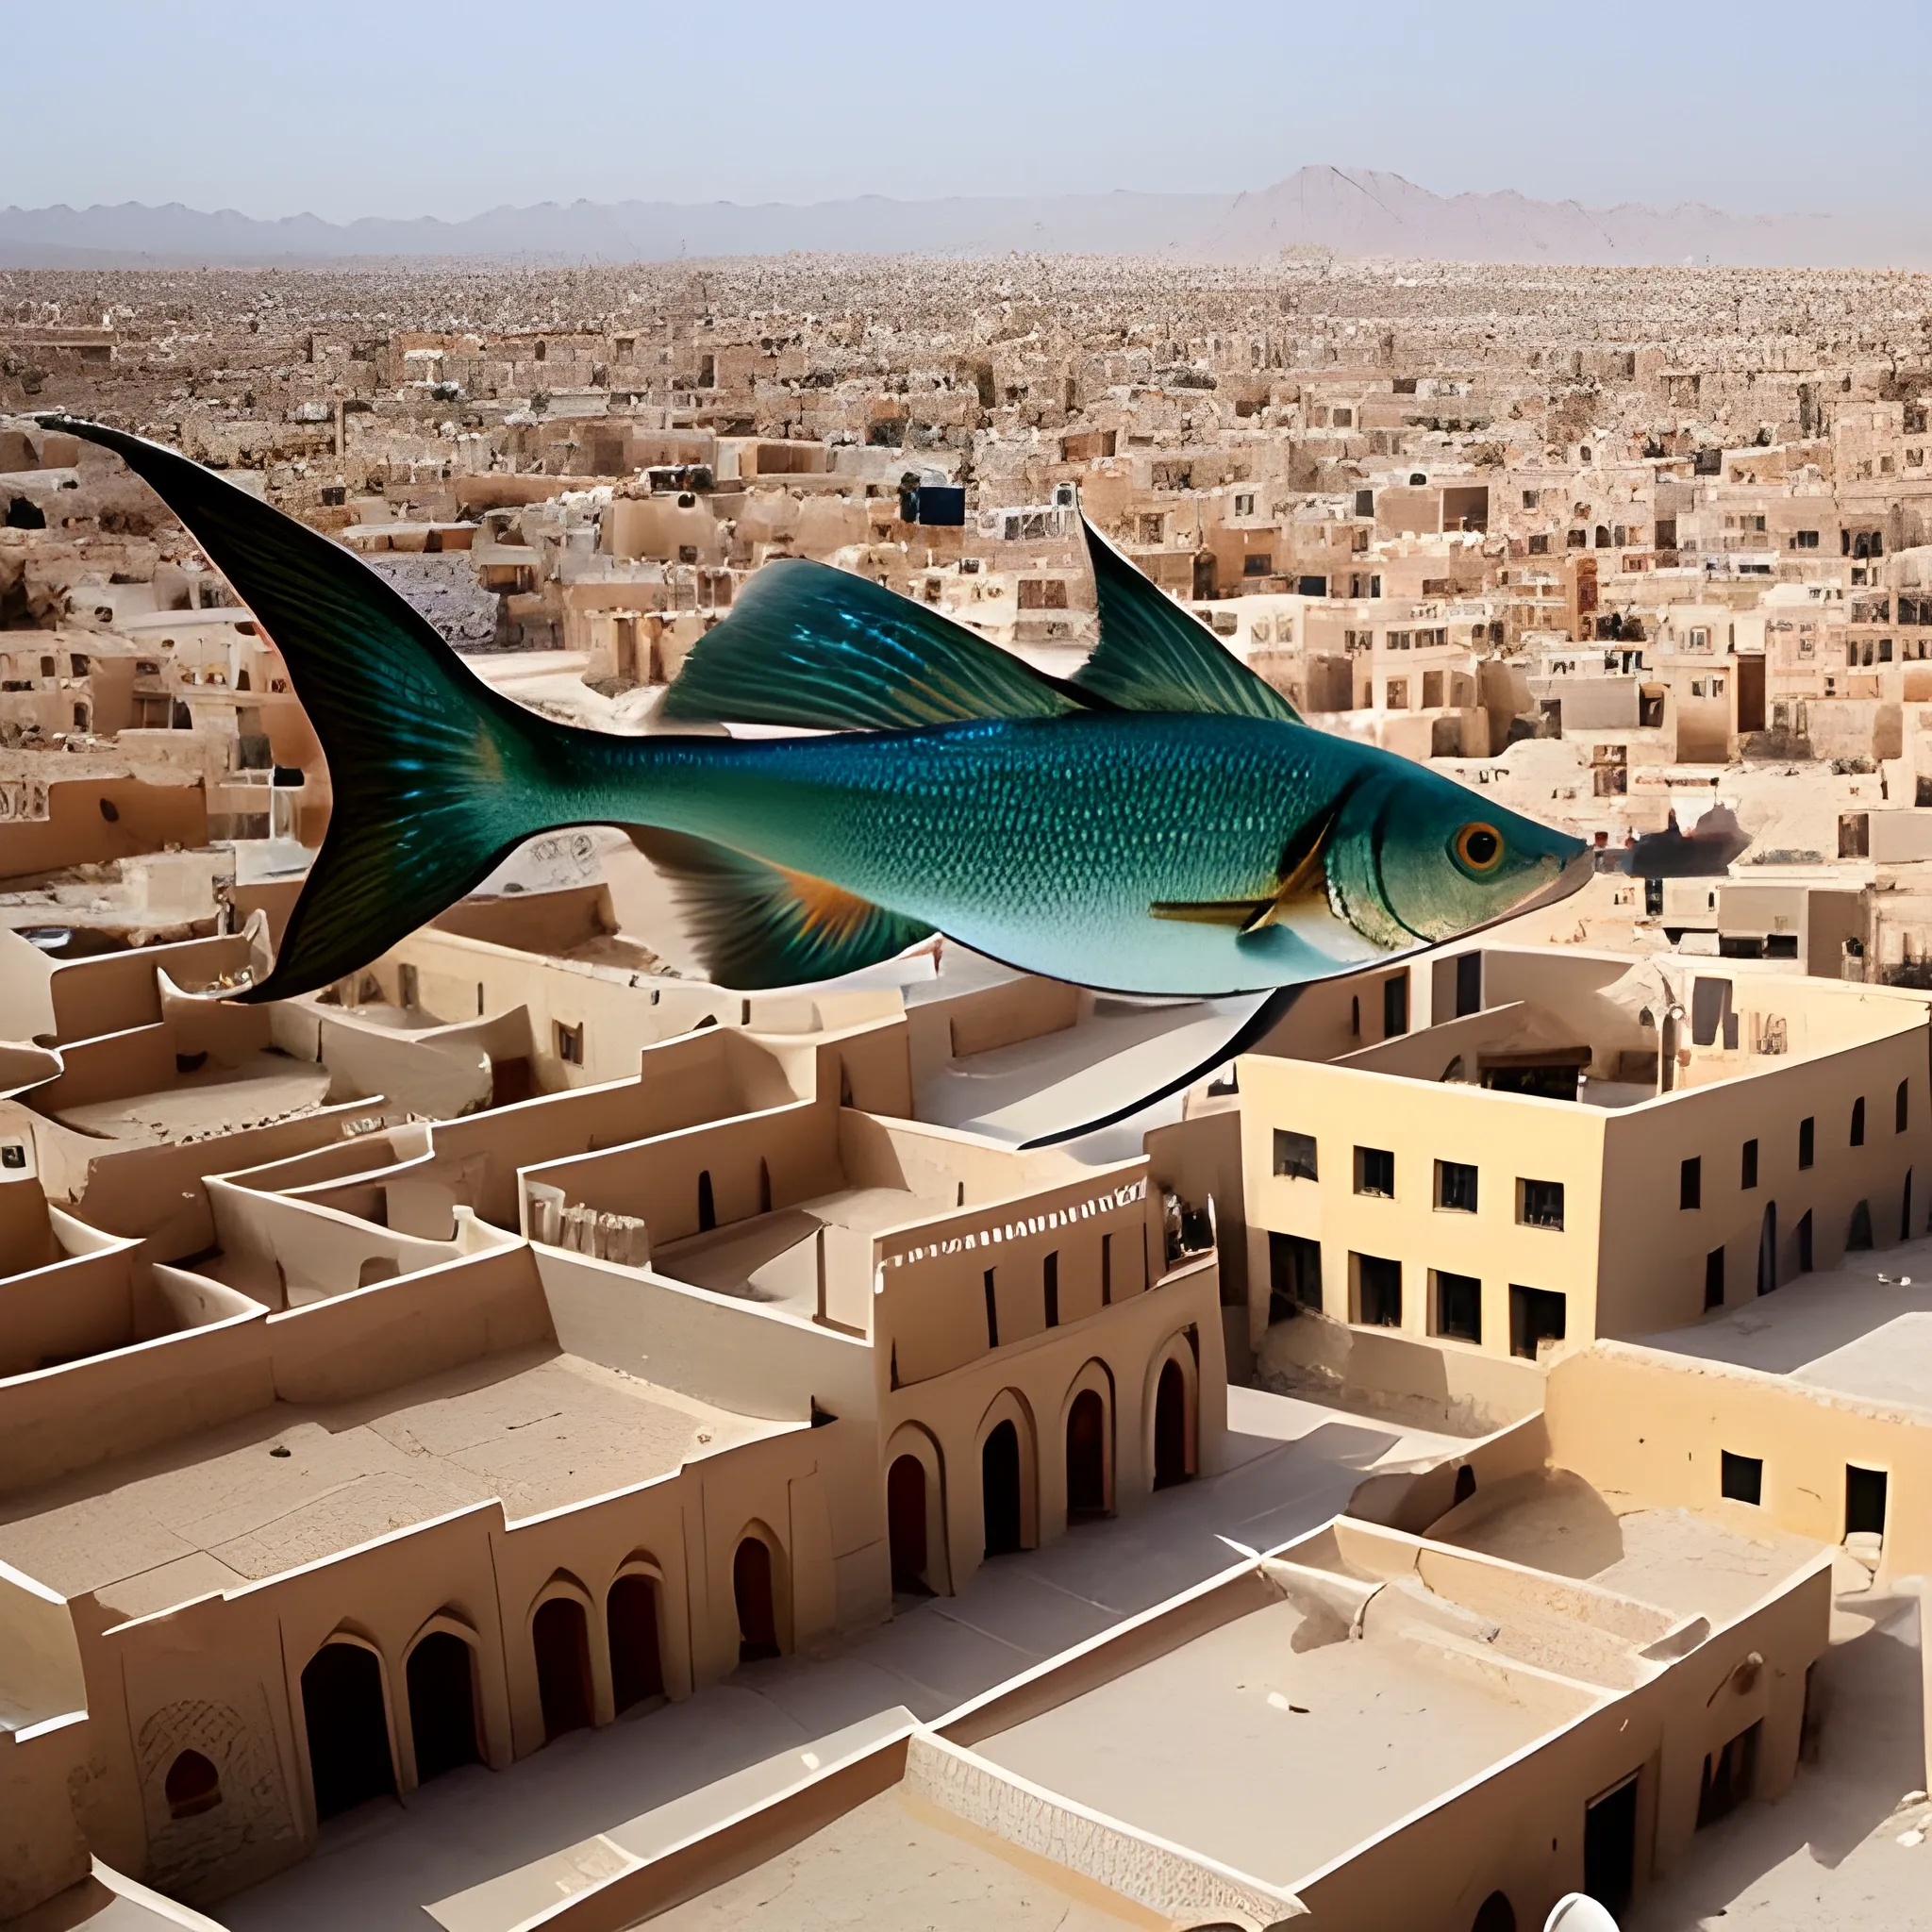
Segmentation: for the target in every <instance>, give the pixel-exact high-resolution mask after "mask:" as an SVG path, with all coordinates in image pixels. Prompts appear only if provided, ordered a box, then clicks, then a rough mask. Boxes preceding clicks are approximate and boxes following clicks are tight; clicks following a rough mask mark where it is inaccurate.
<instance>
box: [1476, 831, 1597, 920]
mask: <svg viewBox="0 0 1932 1932" xmlns="http://www.w3.org/2000/svg"><path fill="white" fill-rule="evenodd" d="M1595 876H1596V854H1595V853H1594V852H1593V851H1592V850H1591V847H1589V846H1588V845H1584V846H1581V847H1579V848H1578V850H1577V852H1576V855H1575V856H1574V858H1572V859H1571V860H1570V861H1569V862H1568V863H1567V864H1566V865H1565V866H1564V867H1563V869H1562V870H1561V871H1560V872H1559V873H1557V875H1556V877H1555V878H1553V879H1552V880H1551V881H1550V882H1549V884H1548V885H1546V886H1540V887H1539V888H1538V889H1537V890H1536V891H1534V892H1532V893H1531V894H1530V895H1529V897H1528V898H1526V899H1524V900H1523V901H1522V902H1521V903H1519V904H1518V905H1515V906H1512V907H1511V908H1509V910H1508V911H1507V912H1506V913H1504V914H1503V918H1505V919H1521V918H1522V917H1523V915H1524V913H1525V912H1541V911H1542V910H1543V909H1544V908H1545V907H1549V906H1556V905H1558V904H1560V903H1561V902H1562V901H1563V900H1565V899H1567V898H1569V897H1570V895H1571V894H1572V893H1573V892H1578V891H1582V890H1583V888H1584V887H1585V886H1586V885H1587V884H1588V883H1589V882H1590V881H1591V879H1592V878H1594V877H1595ZM1499 923H1500V922H1498V921H1494V920H1492V921H1491V924H1499Z"/></svg>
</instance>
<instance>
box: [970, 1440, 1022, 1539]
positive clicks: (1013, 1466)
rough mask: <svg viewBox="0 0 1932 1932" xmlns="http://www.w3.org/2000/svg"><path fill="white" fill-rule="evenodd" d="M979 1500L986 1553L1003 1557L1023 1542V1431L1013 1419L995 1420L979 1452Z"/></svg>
mask: <svg viewBox="0 0 1932 1932" xmlns="http://www.w3.org/2000/svg"><path fill="white" fill-rule="evenodd" d="M979 1485H980V1501H981V1504H982V1507H983V1511H984V1515H985V1520H986V1554H987V1555H988V1556H989V1557H1004V1556H1008V1555H1009V1554H1010V1553H1011V1552H1012V1551H1014V1550H1017V1549H1018V1548H1020V1546H1021V1539H1022V1535H1023V1533H1024V1516H1023V1513H1022V1504H1021V1495H1020V1431H1019V1430H1018V1429H1017V1428H1015V1427H1014V1426H1013V1424H1012V1422H1011V1421H1010V1420H1007V1421H1003V1422H1000V1423H998V1424H994V1426H993V1428H992V1430H991V1432H990V1433H989V1434H988V1436H987V1439H986V1445H985V1447H984V1448H983V1449H982V1450H981V1451H980V1455H979Z"/></svg>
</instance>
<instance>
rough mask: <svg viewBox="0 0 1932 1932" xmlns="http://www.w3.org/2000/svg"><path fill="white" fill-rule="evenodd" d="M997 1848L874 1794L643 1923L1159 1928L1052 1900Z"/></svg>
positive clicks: (1133, 1913)
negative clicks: (741, 1871) (773, 1853)
mask: <svg viewBox="0 0 1932 1932" xmlns="http://www.w3.org/2000/svg"><path fill="white" fill-rule="evenodd" d="M1003 1850H1004V1848H1003V1847H1000V1846H999V1845H998V1844H997V1841H996V1840H991V1839H990V1838H988V1837H987V1836H986V1835H985V1834H983V1833H979V1832H974V1831H973V1830H972V1828H971V1827H970V1826H960V1825H958V1824H957V1822H956V1821H951V1820H948V1819H947V1818H946V1817H945V1814H944V1813H942V1812H940V1811H937V1810H935V1809H934V1808H932V1807H929V1806H926V1805H924V1804H921V1803H920V1802H919V1801H918V1800H917V1799H912V1798H908V1797H907V1796H905V1795H904V1794H902V1793H901V1792H899V1791H897V1790H891V1791H883V1792H881V1793H880V1794H879V1795H878V1796H877V1797H875V1798H869V1799H867V1800H866V1802H865V1803H864V1804H862V1805H859V1806H858V1807H855V1808H854V1809H853V1810H851V1811H848V1812H847V1813H846V1814H845V1815H844V1817H842V1818H840V1819H838V1820H836V1821H835V1822H834V1823H833V1824H828V1825H826V1826H825V1827H824V1829H823V1830H821V1831H815V1832H813V1833H812V1835H811V1836H810V1837H809V1838H808V1839H805V1840H801V1841H800V1842H799V1843H798V1844H795V1845H793V1846H792V1847H791V1850H790V1851H786V1852H781V1853H779V1854H778V1855H777V1856H776V1857H772V1858H769V1859H767V1860H766V1861H765V1862H764V1863H763V1864H761V1865H760V1866H758V1869H757V1870H756V1871H752V1872H747V1873H745V1874H743V1875H742V1876H741V1877H738V1878H733V1879H730V1880H728V1881H727V1882H726V1883H724V1884H723V1885H721V1886H718V1887H717V1888H715V1889H714V1890H710V1891H708V1892H706V1893H705V1894H704V1895H703V1896H702V1897H701V1898H694V1899H691V1901H689V1902H688V1903H687V1904H685V1905H681V1906H674V1907H672V1909H671V1910H670V1911H668V1912H665V1913H662V1914H660V1915H659V1916H658V1918H655V1919H653V1920H652V1921H651V1924H653V1925H654V1926H662V1927H663V1928H665V1932H724V1927H726V1926H732V1927H736V1926H741V1925H754V1926H766V1927H770V1928H773V1932H777V1928H779V1927H783V1928H784V1932H834V1928H835V1927H838V1928H843V1927H847V1926H856V1925H867V1926H874V1927H877V1928H879V1932H886V1928H894V1932H896V1928H897V1927H900V1926H908V1927H910V1926H917V1927H919V1928H920V1932H990V1928H991V1927H994V1926H999V1927H1008V1926H1010V1927H1014V1928H1016V1932H1017V1928H1031V1927H1036V1926H1037V1927H1039V1928H1040V1932H1114V1928H1116V1927H1124V1926H1130V1925H1131V1926H1148V1925H1152V1924H1156V1923H1158V1922H1157V1921H1155V1919H1154V1918H1153V1916H1152V1914H1150V1913H1147V1912H1144V1911H1140V1910H1137V1909H1135V1908H1134V1907H1130V1906H1127V1905H1126V1904H1125V1902H1124V1901H1123V1907H1122V1910H1121V1911H1120V1912H1118V1913H1116V1912H1113V1911H1109V1910H1108V1909H1107V1908H1106V1907H1105V1906H1103V1905H1102V1904H1100V1903H1098V1902H1097V1900H1096V1899H1095V1898H1093V1897H1091V1896H1088V1897H1080V1896H1075V1895H1074V1893H1073V1892H1072V1891H1070V1890H1060V1889H1059V1888H1058V1886H1055V1885H1053V1884H1050V1883H1049V1882H1048V1881H1047V1880H1046V1879H1045V1878H1043V1877H1042V1876H1041V1874H1039V1872H1038V1871H1036V1870H1034V1869H1030V1867H1031V1866H1032V1864H1033V1862H1034V1861H1031V1860H1027V1861H1024V1862H1023V1861H1022V1860H1021V1859H1019V1858H1016V1857H1012V1856H1011V1855H1010V1854H1008V1855H1007V1856H1002V1852H1003ZM1074 1882H1075V1883H1077V1882H1078V1881H1074ZM1085 1890H1089V1891H1090V1892H1091V1890H1095V1889H1094V1888H1085Z"/></svg>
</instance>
